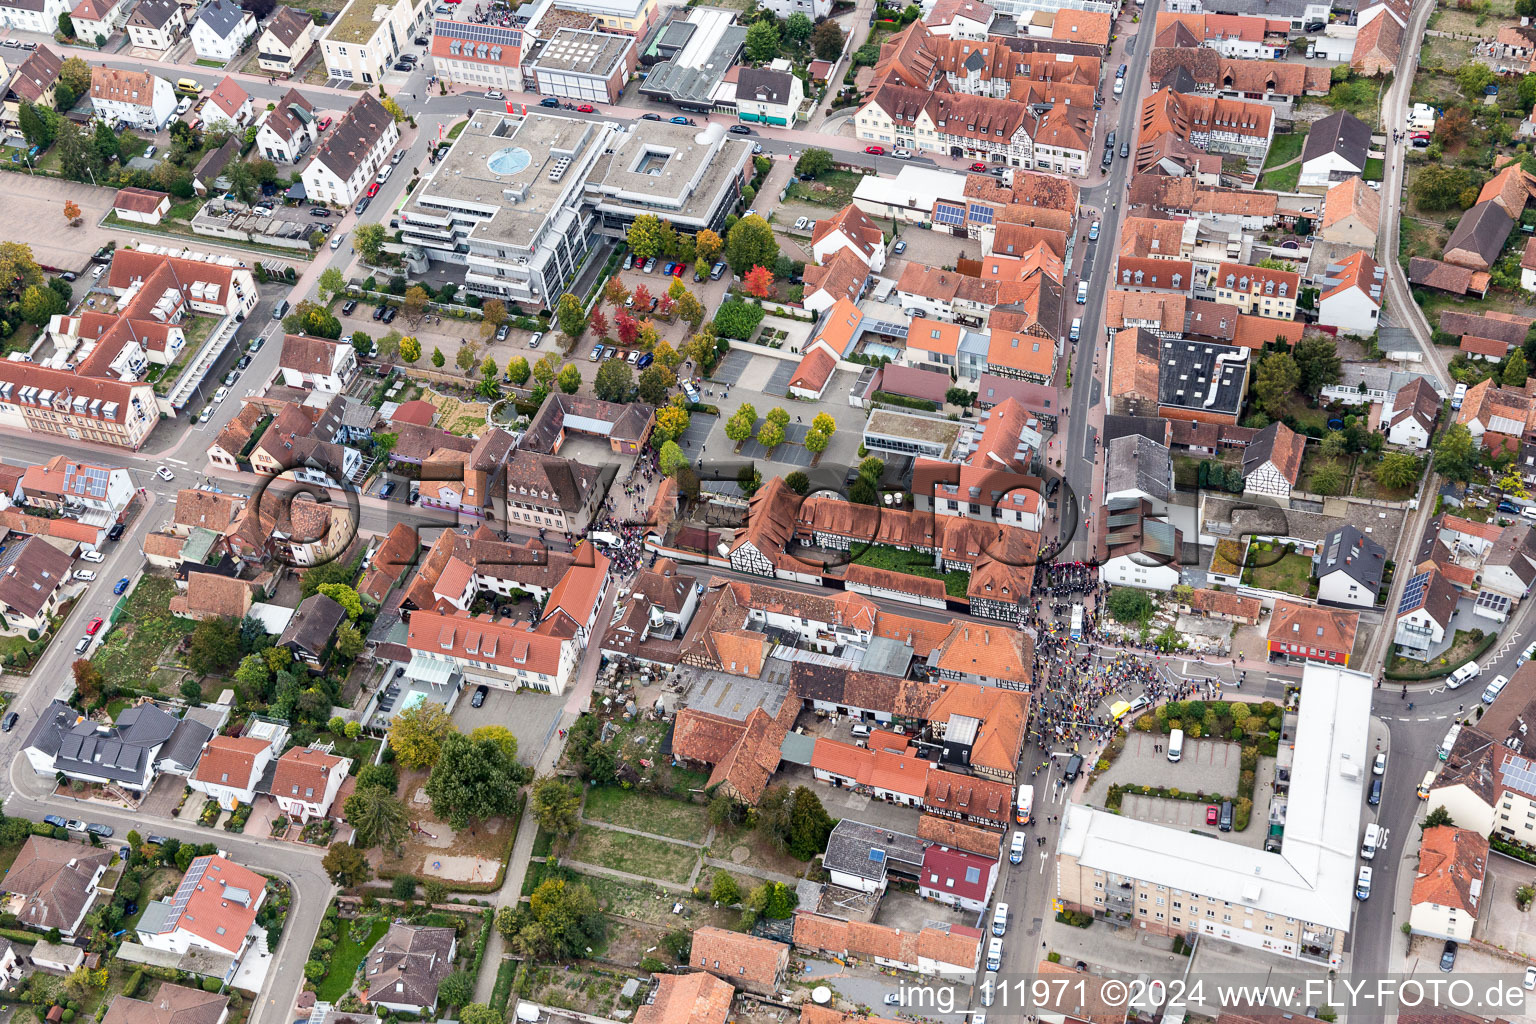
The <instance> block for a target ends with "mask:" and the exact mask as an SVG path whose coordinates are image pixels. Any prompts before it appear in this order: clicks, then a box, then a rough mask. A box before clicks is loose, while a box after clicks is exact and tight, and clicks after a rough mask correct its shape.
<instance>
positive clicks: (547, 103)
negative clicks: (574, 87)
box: [539, 96, 560, 107]
mask: <svg viewBox="0 0 1536 1024" xmlns="http://www.w3.org/2000/svg"><path fill="white" fill-rule="evenodd" d="M559 105H560V101H559V100H558V99H556V98H555V97H553V96H545V97H544V98H543V99H541V100H539V106H541V107H558V106H559Z"/></svg>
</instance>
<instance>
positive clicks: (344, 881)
mask: <svg viewBox="0 0 1536 1024" xmlns="http://www.w3.org/2000/svg"><path fill="white" fill-rule="evenodd" d="M320 866H321V867H323V868H324V869H325V873H326V874H327V875H329V876H330V879H331V881H333V882H335V883H336V884H337V885H339V886H341V887H342V888H343V889H350V888H352V887H353V886H355V885H362V884H363V883H364V882H367V881H368V880H369V879H370V878H372V877H373V868H371V867H369V866H368V858H367V857H365V856H363V851H362V850H359V849H358V848H357V847H355V846H353V845H352V844H351V843H332V844H331V845H330V847H329V848H327V849H326V851H325V859H324V860H322V861H321V862H320Z"/></svg>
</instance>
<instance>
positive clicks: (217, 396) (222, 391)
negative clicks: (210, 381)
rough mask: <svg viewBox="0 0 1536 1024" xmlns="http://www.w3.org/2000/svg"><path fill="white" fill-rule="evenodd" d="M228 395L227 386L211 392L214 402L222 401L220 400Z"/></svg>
mask: <svg viewBox="0 0 1536 1024" xmlns="http://www.w3.org/2000/svg"><path fill="white" fill-rule="evenodd" d="M228 397H229V388H219V390H217V391H215V392H214V393H213V400H214V401H215V402H222V401H224V399H226V398H228Z"/></svg>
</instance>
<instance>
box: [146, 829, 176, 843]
mask: <svg viewBox="0 0 1536 1024" xmlns="http://www.w3.org/2000/svg"><path fill="white" fill-rule="evenodd" d="M144 841H145V842H146V843H149V844H150V845H151V846H164V845H165V844H166V843H168V842H170V839H168V838H166V837H165V836H162V835H159V834H157V833H154V832H151V833H149V834H148V835H146V836H145V837H144Z"/></svg>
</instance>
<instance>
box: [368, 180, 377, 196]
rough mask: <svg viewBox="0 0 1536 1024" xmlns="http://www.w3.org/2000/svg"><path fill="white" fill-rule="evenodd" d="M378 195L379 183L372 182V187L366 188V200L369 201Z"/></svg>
mask: <svg viewBox="0 0 1536 1024" xmlns="http://www.w3.org/2000/svg"><path fill="white" fill-rule="evenodd" d="M378 194H379V183H378V182H374V183H373V184H372V185H369V186H368V198H369V199H372V198H373V197H374V196H376V195H378Z"/></svg>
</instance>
